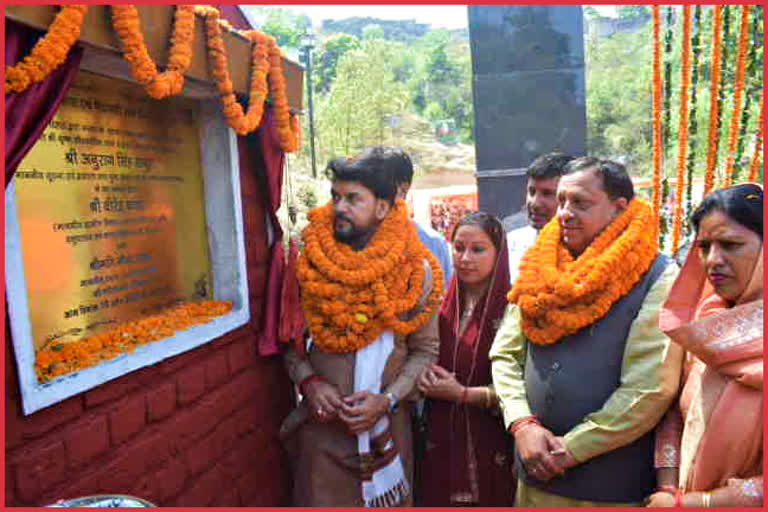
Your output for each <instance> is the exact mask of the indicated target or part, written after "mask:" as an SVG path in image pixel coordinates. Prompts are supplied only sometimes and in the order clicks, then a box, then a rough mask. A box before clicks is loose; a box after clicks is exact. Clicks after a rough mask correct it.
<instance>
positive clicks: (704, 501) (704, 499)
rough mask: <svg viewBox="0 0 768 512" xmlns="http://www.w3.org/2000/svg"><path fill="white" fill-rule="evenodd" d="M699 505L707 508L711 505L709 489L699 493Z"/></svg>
mask: <svg viewBox="0 0 768 512" xmlns="http://www.w3.org/2000/svg"><path fill="white" fill-rule="evenodd" d="M701 506H702V507H704V508H709V507H711V506H712V493H711V492H709V491H706V492H704V493H702V495H701Z"/></svg>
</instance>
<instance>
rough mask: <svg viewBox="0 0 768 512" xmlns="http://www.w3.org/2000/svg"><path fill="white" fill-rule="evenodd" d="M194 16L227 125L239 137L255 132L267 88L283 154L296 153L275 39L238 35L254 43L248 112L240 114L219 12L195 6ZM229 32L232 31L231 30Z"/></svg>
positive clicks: (295, 130) (295, 136)
mask: <svg viewBox="0 0 768 512" xmlns="http://www.w3.org/2000/svg"><path fill="white" fill-rule="evenodd" d="M197 12H198V13H199V14H200V15H202V16H204V17H205V27H206V41H207V45H208V54H209V59H210V63H211V69H212V74H213V77H214V79H215V80H216V86H217V87H218V90H219V93H220V94H221V103H222V106H223V111H224V117H225V118H226V120H227V123H228V124H229V125H230V126H231V127H232V129H233V130H235V132H237V133H238V134H239V135H245V134H246V133H250V132H252V131H253V130H255V129H256V128H258V127H259V125H260V124H261V119H262V117H263V115H264V101H265V100H266V98H267V90H268V85H269V92H271V94H272V101H273V104H274V110H275V121H276V125H277V136H278V140H279V141H280V147H281V148H283V150H284V151H286V152H292V151H296V150H297V149H298V148H299V125H298V123H297V122H295V121H294V120H293V116H292V114H291V112H290V107H289V105H288V99H287V96H286V93H285V88H286V87H285V74H284V72H283V69H282V54H281V52H280V48H279V47H278V46H277V42H276V41H275V38H274V37H272V36H270V35H268V34H265V33H263V32H260V31H258V30H248V31H244V32H240V33H241V34H242V35H243V36H245V37H248V38H249V39H250V40H251V41H252V42H253V43H254V44H253V50H252V59H253V60H252V64H251V83H250V91H249V97H248V110H247V112H245V113H244V112H243V107H242V106H241V105H240V104H239V103H238V102H237V97H236V96H235V93H234V89H233V86H232V80H231V79H230V76H229V71H228V69H227V53H226V46H225V45H224V39H223V37H222V22H221V20H220V19H219V11H218V9H216V8H215V7H210V6H198V7H197ZM229 29H230V30H232V29H231V27H230V28H229ZM267 77H269V80H267Z"/></svg>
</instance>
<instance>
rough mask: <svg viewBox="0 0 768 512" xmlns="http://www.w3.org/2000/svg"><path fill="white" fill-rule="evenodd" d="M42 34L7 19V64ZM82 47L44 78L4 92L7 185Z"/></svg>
mask: <svg viewBox="0 0 768 512" xmlns="http://www.w3.org/2000/svg"><path fill="white" fill-rule="evenodd" d="M42 35H43V34H42V33H41V32H39V31H37V30H34V29H31V28H28V27H25V26H24V25H21V24H19V23H14V22H12V21H9V20H7V19H6V20H5V65H6V66H10V65H13V64H16V63H17V62H19V61H20V60H22V59H23V58H24V57H25V56H26V55H27V54H29V52H30V51H31V50H32V47H33V46H34V45H35V43H36V42H37V40H38V39H39V38H40V37H41V36H42ZM82 57H83V50H82V48H81V47H79V46H74V47H73V48H72V50H70V52H69V55H67V59H66V60H65V61H64V63H63V64H61V65H60V66H59V67H58V68H56V69H55V70H53V72H52V73H51V74H50V75H48V77H46V79H45V80H43V81H42V82H38V83H36V84H32V85H31V86H29V87H28V88H27V89H26V90H24V91H22V92H19V93H11V94H6V95H5V186H6V187H7V186H8V183H9V182H10V181H11V178H13V173H14V172H16V168H17V167H18V166H19V163H20V162H21V161H22V159H23V158H24V156H25V155H26V154H27V153H28V152H29V150H30V149H31V148H32V146H33V145H34V144H35V142H36V141H37V139H39V138H40V135H41V134H42V133H43V130H45V127H46V126H48V123H49V122H50V121H51V118H53V115H54V114H55V113H56V110H57V109H58V108H59V104H61V100H63V99H64V97H65V96H66V95H67V92H68V91H69V86H70V85H71V84H72V80H73V79H74V77H75V75H76V74H77V71H78V70H79V69H80V60H81V59H82Z"/></svg>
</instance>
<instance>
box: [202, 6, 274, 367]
mask: <svg viewBox="0 0 768 512" xmlns="http://www.w3.org/2000/svg"><path fill="white" fill-rule="evenodd" d="M216 7H217V8H218V9H219V12H220V13H221V17H222V19H225V20H227V21H228V22H229V23H231V24H232V26H233V27H235V28H237V29H241V30H248V29H252V28H253V27H252V26H251V24H250V23H249V22H248V19H247V18H246V17H245V16H244V15H243V13H242V11H241V10H240V8H239V7H237V6H235V5H217V6H216ZM256 135H257V136H258V138H259V144H260V149H261V156H262V158H263V160H264V174H265V176H266V188H267V190H266V196H267V214H268V217H269V222H270V224H271V225H272V232H273V235H274V236H273V237H272V247H271V248H270V257H269V272H268V274H267V283H266V287H265V290H264V301H263V304H264V306H263V311H262V315H261V320H260V324H261V325H258V326H255V327H256V328H257V329H258V333H259V341H258V351H259V354H260V355H262V356H268V355H272V354H276V353H278V352H279V351H280V348H279V343H278V327H279V325H280V303H281V289H282V283H283V269H284V267H285V250H284V249H283V229H282V228H281V227H280V222H279V221H278V219H277V210H278V209H279V208H280V199H281V195H280V194H281V189H282V185H283V164H284V162H285V153H284V152H283V150H282V148H281V147H280V142H279V140H278V138H277V131H276V129H275V126H274V117H273V115H272V111H271V110H270V109H265V112H264V119H263V120H262V122H261V126H260V127H259V129H258V130H257V131H256ZM237 145H238V152H239V154H240V155H241V156H240V160H241V161H242V160H243V158H244V156H243V155H244V153H247V152H248V151H249V150H248V137H247V136H246V137H238V138H237Z"/></svg>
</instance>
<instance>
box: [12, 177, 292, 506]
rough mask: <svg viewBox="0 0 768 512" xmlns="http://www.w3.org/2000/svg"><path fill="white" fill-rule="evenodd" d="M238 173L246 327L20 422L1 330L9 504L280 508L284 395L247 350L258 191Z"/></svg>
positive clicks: (281, 378) (260, 274) (280, 381)
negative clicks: (90, 500) (133, 501)
mask: <svg viewBox="0 0 768 512" xmlns="http://www.w3.org/2000/svg"><path fill="white" fill-rule="evenodd" d="M242 164H243V162H241V187H242V193H243V205H244V207H243V216H244V219H245V223H246V241H247V242H246V252H247V258H248V274H249V275H248V281H249V290H250V300H251V316H252V324H249V325H247V326H244V327H241V328H239V329H237V330H235V331H232V332H230V333H228V334H227V335H225V336H223V337H222V338H219V339H217V340H215V341H213V342H211V343H207V344H205V345H203V346H201V347H198V348H197V349H194V350H192V351H189V352H186V353H183V354H180V355H178V356H176V357H173V358H170V359H167V360H165V361H162V362H160V363H158V364H156V365H154V366H151V367H148V368H144V369H141V370H138V371H135V372H132V373H129V374H127V375H124V376H122V377H120V378H118V379H115V380H113V381H110V382H107V383H105V384H103V385H101V386H99V387H97V388H94V389H92V390H89V391H87V392H85V393H82V394H80V395H77V396H74V397H71V398H69V399H67V400H65V401H63V402H60V403H58V404H55V405H53V406H51V407H48V408H45V409H43V410H40V411H37V412H36V413H34V414H32V415H30V416H26V417H25V416H23V415H22V412H21V411H22V409H21V400H20V396H19V388H18V380H17V376H16V363H15V359H14V357H13V348H12V344H11V339H10V333H9V332H8V329H7V326H6V341H5V347H6V348H5V370H6V372H5V389H6V395H5V396H6V404H5V436H6V437H5V455H6V461H5V469H6V477H5V504H6V505H7V506H36V505H45V504H49V503H52V502H54V501H56V500H58V499H66V498H74V497H78V496H85V495H89V494H106V493H124V494H131V495H135V496H139V497H141V498H144V499H147V500H149V501H151V502H153V503H155V504H158V505H162V506H229V507H234V506H279V505H287V504H288V501H287V500H288V496H289V488H290V479H289V475H288V470H287V467H286V461H285V458H284V457H283V451H282V448H281V445H280V442H279V441H278V439H277V431H278V428H279V425H280V422H281V420H282V419H283V418H284V417H285V415H286V414H287V413H288V411H289V410H290V407H291V400H292V398H291V395H290V390H291V386H290V381H289V380H288V377H287V375H286V373H285V371H284V369H283V365H282V361H281V360H280V359H279V358H278V357H270V358H263V357H259V356H258V355H257V354H256V350H255V347H256V330H255V328H254V327H253V325H258V316H259V315H260V312H261V307H262V296H263V286H264V281H265V276H266V269H267V263H268V262H267V261H266V255H267V243H266V232H265V228H264V211H263V210H264V198H263V197H262V194H261V192H260V191H262V190H264V189H263V187H262V185H261V183H260V179H261V178H262V177H260V176H258V175H257V174H256V172H253V170H251V172H249V170H248V166H247V165H245V166H243V165H242ZM254 320H255V321H254Z"/></svg>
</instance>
